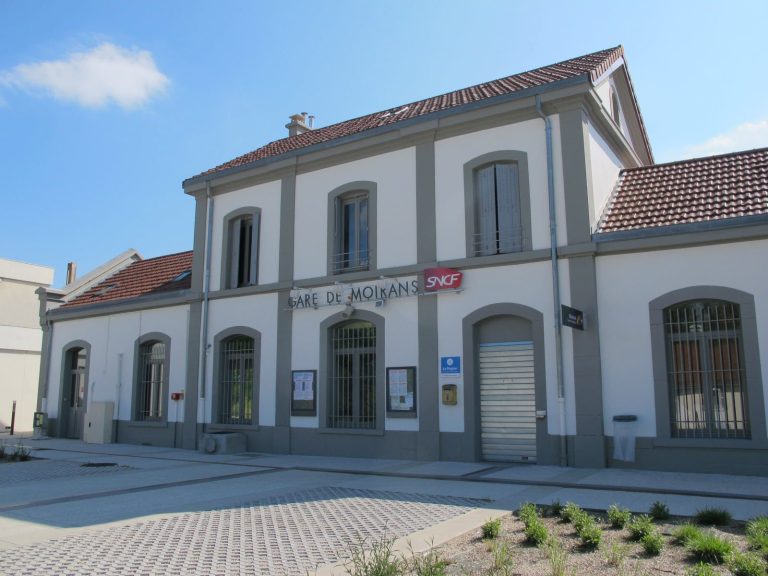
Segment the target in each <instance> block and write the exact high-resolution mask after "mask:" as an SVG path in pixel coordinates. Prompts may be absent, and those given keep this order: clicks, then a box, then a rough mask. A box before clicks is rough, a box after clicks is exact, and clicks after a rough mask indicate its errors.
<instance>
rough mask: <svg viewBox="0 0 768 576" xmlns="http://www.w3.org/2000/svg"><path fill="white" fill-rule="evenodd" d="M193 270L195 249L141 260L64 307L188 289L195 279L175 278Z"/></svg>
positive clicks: (188, 277)
mask: <svg viewBox="0 0 768 576" xmlns="http://www.w3.org/2000/svg"><path fill="white" fill-rule="evenodd" d="M191 269H192V251H191V250H190V251H188V252H179V253H178V254H169V255H167V256H158V257H157V258H148V259H147V260H139V261H138V262H134V263H133V264H131V265H130V266H128V267H126V268H123V269H122V270H121V271H120V272H118V273H117V274H115V275H114V276H110V277H109V278H107V279H106V280H104V281H103V282H100V283H99V284H96V285H95V286H93V287H91V288H90V289H89V290H87V291H86V292H83V293H82V294H81V295H80V296H78V297H77V298H75V299H74V300H72V301H71V302H67V303H66V304H64V305H63V306H62V307H61V308H71V307H72V306H82V305H84V304H97V303H101V302H111V301H114V300H124V299H126V298H136V297H137V296H146V295H148V294H158V293H163V292H171V291H174V290H184V289H187V288H189V287H190V286H191V278H190V276H189V275H187V276H186V277H185V278H183V279H181V280H177V281H174V279H175V278H176V277H178V276H179V275H180V274H181V273H182V272H185V271H187V270H191Z"/></svg>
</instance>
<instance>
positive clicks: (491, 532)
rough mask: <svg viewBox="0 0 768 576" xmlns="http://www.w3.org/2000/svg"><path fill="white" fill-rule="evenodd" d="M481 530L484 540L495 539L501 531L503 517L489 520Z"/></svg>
mask: <svg viewBox="0 0 768 576" xmlns="http://www.w3.org/2000/svg"><path fill="white" fill-rule="evenodd" d="M480 532H481V534H482V535H483V540H495V539H496V538H498V537H499V534H500V533H501V518H496V519H495V520H488V521H487V522H486V523H485V524H483V525H482V526H481V527H480Z"/></svg>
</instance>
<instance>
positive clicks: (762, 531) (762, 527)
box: [746, 516, 768, 559]
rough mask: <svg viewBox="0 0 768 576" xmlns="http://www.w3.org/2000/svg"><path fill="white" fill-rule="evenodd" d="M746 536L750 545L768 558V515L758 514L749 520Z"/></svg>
mask: <svg viewBox="0 0 768 576" xmlns="http://www.w3.org/2000/svg"><path fill="white" fill-rule="evenodd" d="M746 536H747V542H748V543H749V547H750V548H752V549H753V550H757V551H759V552H760V553H761V554H762V555H763V556H764V557H765V558H766V559H768V516H758V517H757V518H753V519H752V520H750V521H749V522H747V528H746Z"/></svg>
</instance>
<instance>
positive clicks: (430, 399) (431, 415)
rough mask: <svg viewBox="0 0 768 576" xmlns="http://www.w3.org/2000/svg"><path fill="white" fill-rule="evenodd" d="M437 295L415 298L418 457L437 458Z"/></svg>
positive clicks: (438, 398) (438, 451) (438, 389)
mask: <svg viewBox="0 0 768 576" xmlns="http://www.w3.org/2000/svg"><path fill="white" fill-rule="evenodd" d="M437 304H438V302H437V298H419V300H418V308H417V310H418V323H419V324H418V338H419V360H418V366H417V369H416V371H417V379H418V391H417V396H418V403H417V409H418V418H419V432H418V458H419V459H420V460H439V459H440V377H439V374H438V365H439V363H440V356H439V351H438V346H437V342H438V337H439V333H438V313H437Z"/></svg>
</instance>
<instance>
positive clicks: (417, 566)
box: [403, 541, 448, 576]
mask: <svg viewBox="0 0 768 576" xmlns="http://www.w3.org/2000/svg"><path fill="white" fill-rule="evenodd" d="M408 549H409V551H410V556H411V558H410V561H406V560H405V559H403V566H404V567H405V568H407V569H408V570H410V572H409V574H414V575H415V576H445V569H446V568H447V566H448V561H447V560H446V559H444V558H443V557H441V556H440V553H439V552H438V551H437V550H435V547H434V541H433V542H432V546H430V548H429V550H428V551H427V552H424V553H423V554H415V553H414V552H413V547H412V546H411V543H410V541H409V542H408Z"/></svg>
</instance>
